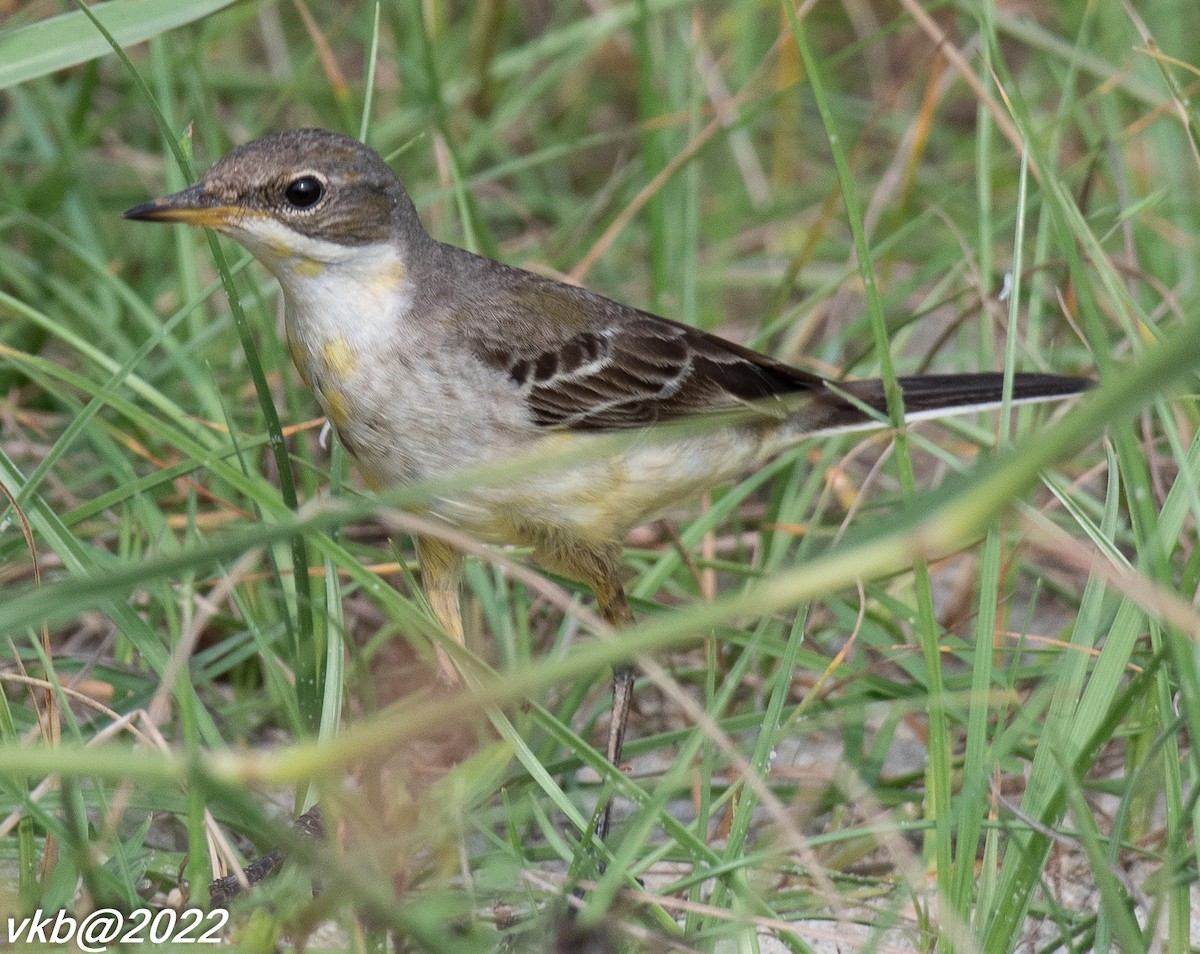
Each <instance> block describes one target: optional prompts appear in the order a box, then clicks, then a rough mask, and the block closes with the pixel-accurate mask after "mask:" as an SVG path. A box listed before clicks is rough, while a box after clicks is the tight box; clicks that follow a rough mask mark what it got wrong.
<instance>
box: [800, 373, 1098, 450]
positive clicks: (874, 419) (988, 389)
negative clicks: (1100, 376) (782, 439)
mask: <svg viewBox="0 0 1200 954" xmlns="http://www.w3.org/2000/svg"><path fill="white" fill-rule="evenodd" d="M898 382H899V384H900V389H901V391H902V392H903V394H904V420H905V422H906V423H911V422H913V421H925V420H930V419H932V418H939V417H949V416H951V415H954V414H969V413H971V412H974V411H987V410H991V409H994V408H998V407H1000V405H1001V404H1002V403H1003V401H1002V399H1003V388H1004V375H1003V374H996V373H989V374H922V375H914V376H912V377H902V378H899V379H898ZM1093 383H1094V382H1092V381H1091V380H1090V379H1088V378H1071V377H1065V376H1063V375H1057V374H1016V375H1013V387H1012V403H1013V404H1014V405H1016V404H1038V403H1041V402H1045V401H1060V400H1062V399H1063V398H1067V397H1071V396H1072V395H1075V394H1080V393H1082V392H1083V391H1086V390H1087V389H1088V388H1090V387H1091V386H1092V384H1093ZM817 403H818V408H817V411H816V414H815V415H814V416H813V418H812V419H811V423H812V425H813V427H812V428H811V429H806V436H819V435H823V434H841V433H845V432H847V431H861V430H870V429H873V428H877V427H881V426H886V418H887V399H886V398H885V397H884V393H883V382H882V381H879V380H874V381H844V382H831V383H830V385H829V390H828V391H827V392H826V393H825V394H823V395H822V396H821V398H820V399H819V401H818V402H817ZM865 408H869V409H870V411H868V410H865ZM871 412H874V413H871Z"/></svg>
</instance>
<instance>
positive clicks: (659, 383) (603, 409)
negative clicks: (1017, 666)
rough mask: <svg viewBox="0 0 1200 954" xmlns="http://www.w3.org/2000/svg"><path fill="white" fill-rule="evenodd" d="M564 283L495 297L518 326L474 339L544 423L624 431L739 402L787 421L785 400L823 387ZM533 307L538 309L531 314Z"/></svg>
mask: <svg viewBox="0 0 1200 954" xmlns="http://www.w3.org/2000/svg"><path fill="white" fill-rule="evenodd" d="M548 284H549V283H548ZM560 287H564V286H554V285H551V286H550V288H547V287H546V286H542V287H540V288H538V289H537V293H536V294H535V295H531V294H530V293H529V289H528V288H526V289H524V290H523V293H522V294H521V295H520V296H519V298H514V297H512V296H509V297H507V298H505V299H504V300H503V301H502V302H499V303H496V304H499V306H500V307H499V308H498V311H499V313H500V314H502V315H504V316H505V318H506V321H505V322H504V324H505V325H507V326H508V328H509V330H510V332H511V333H510V334H509V335H508V337H507V338H505V337H502V336H501V334H492V335H488V336H487V337H486V338H477V339H476V340H475V342H474V345H475V347H474V350H475V353H476V354H477V355H478V356H479V357H480V358H481V359H482V360H484V361H485V363H487V364H489V365H490V366H491V367H493V368H494V369H496V370H499V371H502V372H504V373H506V374H507V375H508V376H509V377H510V378H511V379H512V382H513V384H514V385H515V386H516V387H517V389H518V390H519V392H520V393H521V395H522V396H523V397H524V399H525V402H526V404H527V406H528V408H529V413H530V416H531V417H532V419H533V420H534V421H535V422H537V423H538V424H539V425H542V426H543V427H555V428H567V429H573V430H621V429H624V428H631V427H644V426H646V425H648V424H654V423H659V422H665V421H672V420H677V419H679V418H683V417H691V416H694V415H697V414H705V413H713V412H719V411H729V410H734V409H742V408H745V409H752V411H753V413H754V414H755V415H761V416H762V417H763V418H772V417H774V418H783V417H786V416H787V415H788V413H789V406H791V405H790V404H789V403H788V402H785V400H784V399H785V398H786V397H788V396H791V395H796V394H797V393H799V392H816V393H820V392H823V391H824V382H823V380H822V379H821V378H819V377H817V376H816V375H811V374H808V373H806V372H804V371H801V370H799V369H797V368H793V367H790V366H789V365H786V364H783V363H782V362H778V361H775V360H773V359H771V358H768V357H766V356H765V355H761V354H758V353H757V352H754V351H751V350H749V349H748V348H743V347H741V346H740V345H736V344H733V343H732V342H729V341H725V340H723V339H721V338H717V337H716V336H714V335H710V334H707V333H706V332H703V331H700V330H698V329H696V328H691V327H689V326H687V325H682V324H678V323H677V322H674V321H669V320H668V319H666V318H660V317H658V316H657V315H652V314H649V313H647V312H642V311H637V310H636V309H633V308H629V307H628V306H625V305H620V304H618V303H616V302H613V301H610V300H609V299H605V298H601V297H600V296H596V295H591V294H589V293H587V292H582V291H579V290H576V289H571V290H570V291H569V292H560V291H559V288H560ZM534 305H539V306H541V309H540V311H541V314H536V315H534V314H530V311H529V309H530V307H531V306H534ZM547 306H549V308H548V307H547ZM547 310H549V311H551V312H553V316H552V320H551V321H550V322H547V321H546V320H545V318H544V316H545V313H546V312H547Z"/></svg>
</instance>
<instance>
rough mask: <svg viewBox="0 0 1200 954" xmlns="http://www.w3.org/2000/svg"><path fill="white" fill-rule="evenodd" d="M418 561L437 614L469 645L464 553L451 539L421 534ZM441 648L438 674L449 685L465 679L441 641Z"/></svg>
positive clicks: (457, 638)
mask: <svg viewBox="0 0 1200 954" xmlns="http://www.w3.org/2000/svg"><path fill="white" fill-rule="evenodd" d="M416 544H417V562H418V563H420V565H421V583H422V585H423V586H424V587H425V597H426V599H428V600H429V606H430V608H431V609H432V610H433V615H434V616H436V617H437V620H438V622H439V623H441V624H442V628H443V629H445V631H446V635H447V636H449V637H450V638H451V639H453V640H454V641H455V642H456V643H458V645H460V646H465V645H466V640H465V638H464V636H463V624H462V607H461V604H460V603H459V596H458V585H459V581H460V580H461V579H462V555H461V554H460V553H459V552H458V550H456V549H455V548H454V547H452V546H450V544H448V543H444V542H442V541H441V540H438V539H436V538H434V537H417V538H416ZM434 650H435V651H436V652H437V660H438V675H439V676H440V677H441V679H442V680H443V681H444V682H446V683H447V684H449V685H457V684H458V683H460V682H461V681H462V679H461V677H460V676H459V674H458V670H457V669H455V668H454V663H453V661H452V660H451V659H450V655H449V654H448V653H447V652H446V650H444V649H443V648H442V647H441V646H440V645H438V644H434Z"/></svg>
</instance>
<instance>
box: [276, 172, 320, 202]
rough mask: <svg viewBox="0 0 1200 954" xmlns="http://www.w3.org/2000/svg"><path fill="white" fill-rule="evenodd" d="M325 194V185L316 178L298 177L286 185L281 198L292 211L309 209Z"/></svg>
mask: <svg viewBox="0 0 1200 954" xmlns="http://www.w3.org/2000/svg"><path fill="white" fill-rule="evenodd" d="M324 194H325V184H324V183H323V182H322V181H321V180H320V179H318V178H317V177H316V176H300V178H298V179H293V180H292V181H291V182H289V183H288V185H287V188H286V189H284V190H283V197H284V198H285V199H287V202H288V205H290V206H291V207H292V208H294V209H311V208H312V207H313V206H314V205H316V204H317V203H318V202H320V201H321V196H323V195H324Z"/></svg>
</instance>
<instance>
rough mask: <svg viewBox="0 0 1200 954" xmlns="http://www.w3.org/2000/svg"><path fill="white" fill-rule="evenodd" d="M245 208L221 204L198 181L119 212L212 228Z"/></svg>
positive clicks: (224, 224)
mask: <svg viewBox="0 0 1200 954" xmlns="http://www.w3.org/2000/svg"><path fill="white" fill-rule="evenodd" d="M243 214H244V210H243V209H240V208H238V207H237V206H234V205H223V204H222V203H220V202H219V201H218V200H217V198H216V196H214V195H213V194H212V193H210V192H208V191H206V190H205V189H204V186H203V183H197V184H196V185H194V186H192V187H191V188H189V189H184V190H183V191H182V192H176V193H175V194H174V195H168V196H164V197H163V198H161V199H151V200H150V201H149V202H143V203H142V204H141V205H135V206H134V207H133V208H132V209H128V210H127V211H125V212H123V213H122V217H123V218H126V219H136V220H137V221H139V222H184V223H186V224H188V225H207V226H208V227H209V228H211V229H223V228H227V227H228V226H230V225H231V224H233V222H234V221H236V220H237V219H239V218H241V217H242V216H243Z"/></svg>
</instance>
